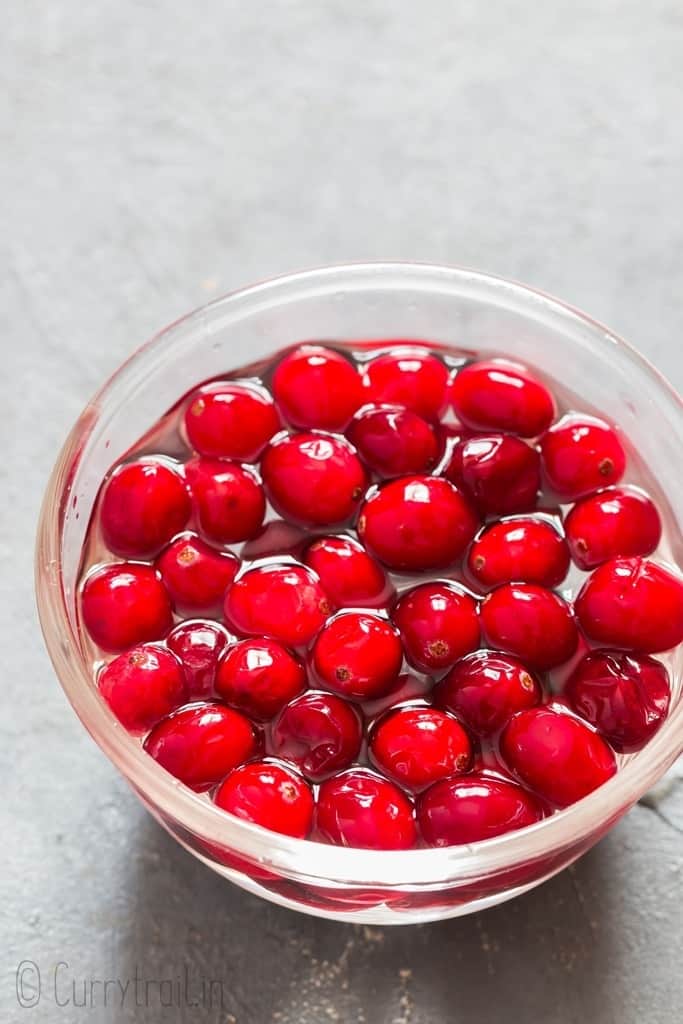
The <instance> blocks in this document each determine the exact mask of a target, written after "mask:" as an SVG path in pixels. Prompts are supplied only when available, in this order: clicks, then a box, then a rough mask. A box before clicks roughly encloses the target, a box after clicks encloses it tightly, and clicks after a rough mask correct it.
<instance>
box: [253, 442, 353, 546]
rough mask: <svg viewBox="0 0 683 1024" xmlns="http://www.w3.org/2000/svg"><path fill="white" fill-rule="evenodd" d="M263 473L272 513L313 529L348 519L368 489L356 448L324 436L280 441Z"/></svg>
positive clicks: (266, 460) (265, 460) (268, 456)
mask: <svg viewBox="0 0 683 1024" xmlns="http://www.w3.org/2000/svg"><path fill="white" fill-rule="evenodd" d="M261 471H262V473H263V482H264V485H265V488H266V491H267V494H268V498H269V499H270V502H271V504H272V505H273V507H274V508H275V509H276V511H277V512H279V513H280V515H283V516H285V517H286V518H287V519H293V520H295V521H296V522H299V523H306V524H309V525H312V526H327V525H330V524H332V523H343V522H345V521H346V520H348V519H350V518H351V516H352V515H353V514H354V513H355V511H356V509H357V508H358V503H359V502H360V499H361V498H362V497H363V494H364V493H365V489H366V487H367V484H368V479H367V476H366V473H365V470H364V469H363V466H362V464H361V461H360V459H359V458H358V456H357V455H356V452H355V449H354V448H353V447H352V446H351V445H350V444H349V443H348V441H345V440H344V439H343V438H340V437H331V436H326V435H325V434H294V435H293V436H292V437H282V438H281V439H280V440H279V441H276V442H275V443H274V444H272V445H271V446H270V448H269V449H268V451H267V452H266V454H265V455H264V457H263V462H262V463H261Z"/></svg>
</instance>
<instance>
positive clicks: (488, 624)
mask: <svg viewBox="0 0 683 1024" xmlns="http://www.w3.org/2000/svg"><path fill="white" fill-rule="evenodd" d="M150 428H151V429H150V430H149V431H148V432H147V433H146V434H145V436H144V438H141V439H140V442H139V444H138V445H137V446H133V448H132V449H131V450H130V451H129V452H128V453H127V454H126V455H125V457H124V458H122V459H121V460H120V461H119V462H118V463H117V464H115V465H113V466H112V467H111V469H110V471H109V472H108V474H107V476H106V478H105V479H104V480H103V482H102V485H101V488H100V494H99V497H98V501H97V503H96V506H95V509H94V512H93V516H92V521H91V523H90V527H89V532H88V536H87V539H86V543H85V545H84V550H83V557H82V573H81V585H80V604H79V614H80V623H81V626H82V630H83V636H84V642H86V643H88V644H89V645H90V646H89V650H90V651H91V652H92V664H93V683H94V685H95V686H96V688H97V689H98V690H99V693H100V695H101V698H102V699H103V700H104V701H105V702H106V703H107V704H108V706H109V708H110V710H111V712H112V716H113V719H114V720H117V721H112V727H115V728H119V729H123V730H125V731H126V732H127V733H129V735H130V736H131V738H132V742H135V743H138V744H140V745H141V747H142V749H143V750H144V751H145V752H146V754H148V755H149V756H150V758H153V759H154V760H155V761H156V762H157V764H158V766H159V767H158V768H156V767H154V766H152V768H153V770H155V771H157V770H158V771H159V772H162V771H165V772H167V773H169V774H170V775H172V776H173V777H174V778H175V779H176V780H178V783H179V784H180V785H181V786H182V785H184V786H186V787H188V788H190V789H192V790H194V791H195V792H196V793H199V794H202V795H201V799H202V800H209V801H212V802H213V803H214V804H215V806H216V807H218V808H220V809H221V811H223V812H225V814H226V815H233V816H236V817H238V818H241V819H242V820H243V821H246V822H249V823H251V825H254V826H260V827H261V828H265V829H270V830H271V831H273V832H277V833H280V834H282V835H284V836H289V837H294V838H298V839H311V840H314V841H316V842H321V843H331V844H336V845H342V846H350V847H357V848H359V849H365V850H386V851H390V850H408V849H412V848H417V847H444V846H457V845H460V844H470V843H480V842H486V841H487V840H488V839H493V838H495V837H500V836H502V835H504V834H506V833H511V832H513V831H518V830H520V829H525V828H527V827H530V826H535V825H536V824H537V823H538V822H541V821H542V819H547V818H549V817H551V816H552V815H553V814H555V813H556V812H557V811H560V810H562V809H564V808H566V807H569V806H570V805H572V804H574V803H575V802H576V801H579V800H582V799H584V798H586V797H589V796H590V794H591V793H593V792H594V791H595V790H596V789H598V787H600V786H602V785H603V784H605V783H608V782H609V780H610V779H611V778H612V777H613V776H614V775H615V774H616V773H617V772H618V771H619V770H620V768H621V766H622V762H623V758H624V756H625V755H629V756H631V755H635V756H638V752H639V751H641V750H642V749H643V748H644V747H646V746H647V744H648V743H649V741H650V740H651V739H652V738H653V737H654V736H655V735H656V733H657V730H658V729H660V728H661V726H662V724H663V723H664V722H665V720H666V718H667V715H668V713H669V709H670V706H671V704H672V701H673V699H674V697H673V694H672V684H671V679H672V675H673V673H672V671H671V669H672V658H673V657H674V655H675V653H676V650H677V649H678V648H679V646H680V645H681V644H682V643H683V579H682V578H681V574H680V572H679V570H678V568H677V567H676V566H675V565H674V564H673V562H672V557H671V554H670V551H671V547H670V545H669V543H668V540H667V535H666V514H665V506H664V505H663V504H662V499H661V496H660V495H659V492H658V491H657V489H656V485H655V483H654V482H653V481H652V480H651V479H650V478H649V477H648V476H647V473H646V471H645V470H643V468H642V467H641V466H640V464H639V462H638V460H637V459H636V457H635V456H633V455H632V454H631V449H630V447H629V443H628V439H627V438H626V437H625V436H624V435H623V433H622V431H621V430H620V428H619V425H618V424H615V423H610V422H609V421H608V420H607V419H606V418H604V417H602V416H601V415H600V414H599V412H596V411H595V410H592V409H586V408H582V404H581V400H580V398H575V397H574V396H571V395H568V394H567V393H566V392H564V391H563V389H562V387H561V386H560V385H558V384H556V383H555V382H553V381H551V380H549V379H548V378H547V377H546V376H545V375H544V374H542V373H539V372H537V371H536V370H535V369H534V368H533V367H531V366H524V365H522V364H520V363H519V362H517V360H516V359H512V358H509V357H508V356H506V355H505V353H500V355H499V356H496V357H490V356H488V355H487V356H485V357H484V356H482V357H476V356H473V355H472V354H471V353H465V352H463V351H457V350H455V349H446V348H443V347H439V346H437V345H431V344H429V343H428V342H425V341H413V340H397V341H392V340H383V341H378V342H368V341H363V342H362V343H361V342H358V343H354V342H352V341H332V342H329V343H328V342H321V341H317V340H312V341H306V342H305V343H301V344H299V345H295V346H293V347H291V348H289V349H287V350H286V351H284V352H283V353H280V354H278V355H275V356H274V357H273V358H272V359H271V360H269V361H268V362H267V363H265V364H262V365H261V366H260V368H259V369H258V371H257V372H255V371H254V367H250V368H249V369H247V370H245V371H244V373H240V372H239V371H236V372H231V373H225V374H223V375H221V377H220V378H216V377H214V378H213V379H210V380H201V379H199V380H197V382H196V386H194V387H193V388H192V390H191V391H190V392H189V393H188V394H187V395H186V396H185V398H184V399H183V400H182V401H181V402H180V403H178V405H177V406H175V407H174V409H172V410H170V411H169V413H167V414H166V415H165V416H164V417H163V418H162V419H161V420H160V421H159V424H157V425H156V426H155V425H153V424H150ZM662 513H664V514H662ZM160 777H161V776H160ZM198 799H199V798H198ZM541 827H542V826H541Z"/></svg>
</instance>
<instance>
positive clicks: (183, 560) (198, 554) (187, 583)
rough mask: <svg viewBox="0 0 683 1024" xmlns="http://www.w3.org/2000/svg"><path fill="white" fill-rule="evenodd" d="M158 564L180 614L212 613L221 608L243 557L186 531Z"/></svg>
mask: <svg viewBox="0 0 683 1024" xmlns="http://www.w3.org/2000/svg"><path fill="white" fill-rule="evenodd" d="M156 567H157V569H158V570H159V573H160V574H161V578H162V580H163V581H164V585H165V586H166V589H167V591H168V593H169V595H170V597H171V600H172V602H173V605H174V607H175V609H176V611H177V612H178V613H179V614H181V615H192V614H194V615H212V614H214V613H218V612H219V611H220V609H221V606H222V604H223V598H224V596H225V591H226V590H227V589H228V587H229V586H230V584H231V583H232V581H233V580H234V578H235V575H236V573H237V570H238V569H239V567H240V560H239V558H237V557H236V556H235V555H233V554H232V553H231V552H230V551H217V550H216V549H215V548H212V547H211V546H210V545H209V544H207V543H206V542H205V541H203V540H202V539H201V538H200V537H198V536H197V534H196V533H184V534H182V535H181V536H180V537H176V539H175V540H173V541H171V543H170V544H169V546H168V547H167V548H166V549H165V551H162V553H161V554H160V555H159V557H158V558H157V561H156Z"/></svg>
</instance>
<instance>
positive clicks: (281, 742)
mask: <svg viewBox="0 0 683 1024" xmlns="http://www.w3.org/2000/svg"><path fill="white" fill-rule="evenodd" d="M362 738H363V724H362V717H361V714H360V712H359V711H358V709H357V708H355V707H354V706H353V704H350V703H349V702H348V701H346V700H344V699H343V698H342V697H338V696H337V695H336V694H334V693H323V692H321V691H315V690H309V691H308V692H307V693H303V694H301V695H300V696H299V697H295V698H294V700H293V701H291V703H289V704H288V705H287V706H286V707H285V708H283V710H282V711H281V712H280V714H279V716H278V718H277V720H276V721H275V722H274V723H273V727H272V730H271V747H272V751H273V754H274V755H275V756H276V757H281V758H283V759H285V760H287V761H292V762H294V764H296V766H297V767H298V768H299V770H300V771H301V772H302V773H303V774H304V775H305V776H306V778H308V779H310V780H311V781H312V782H321V781H322V780H323V779H325V778H327V777H328V776H329V775H332V774H333V773H334V772H338V771H341V770H343V769H344V768H348V767H349V765H351V764H352V763H353V761H355V759H356V758H357V757H358V753H359V751H360V747H361V741H362Z"/></svg>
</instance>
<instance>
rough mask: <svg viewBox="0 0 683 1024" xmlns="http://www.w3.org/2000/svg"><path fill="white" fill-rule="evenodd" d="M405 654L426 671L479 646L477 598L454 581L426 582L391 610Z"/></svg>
mask: <svg viewBox="0 0 683 1024" xmlns="http://www.w3.org/2000/svg"><path fill="white" fill-rule="evenodd" d="M391 617H392V619H393V622H394V625H395V626H396V627H397V629H398V631H399V633H400V634H401V640H402V641H403V647H404V649H405V652H406V657H407V659H408V661H409V662H410V664H411V665H413V666H414V667H415V668H417V669H420V670H421V671H423V672H438V671H440V670H442V669H445V668H448V667H449V665H452V664H453V662H454V661H457V659H458V658H461V657H462V656H463V654H467V653H468V651H473V650H474V649H475V648H476V647H478V646H479V619H478V617H477V605H476V602H475V601H474V600H473V599H472V598H471V597H470V595H469V594H466V593H465V592H464V591H462V590H460V589H459V588H458V587H457V586H456V585H455V584H452V583H423V584H421V585H420V586H419V587H414V588H413V590H409V591H407V592H406V593H405V594H403V595H402V596H401V598H400V599H399V601H398V603H397V604H396V607H395V608H394V610H393V612H392V616H391Z"/></svg>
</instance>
